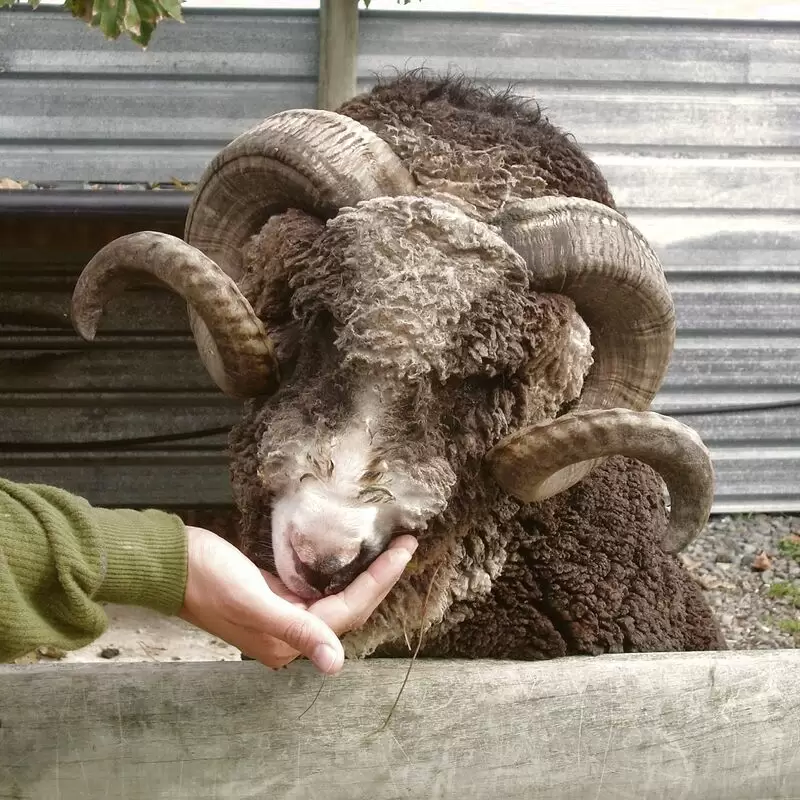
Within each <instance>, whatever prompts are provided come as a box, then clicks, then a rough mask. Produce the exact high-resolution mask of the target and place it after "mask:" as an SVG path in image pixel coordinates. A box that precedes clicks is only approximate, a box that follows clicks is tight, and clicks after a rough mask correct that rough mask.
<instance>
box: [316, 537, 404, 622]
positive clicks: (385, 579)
mask: <svg viewBox="0 0 800 800" xmlns="http://www.w3.org/2000/svg"><path fill="white" fill-rule="evenodd" d="M416 548H417V540H416V539H415V538H414V537H413V536H401V537H398V538H397V539H395V540H394V541H393V542H392V544H391V545H390V546H389V548H388V549H387V550H386V551H385V552H383V553H382V554H381V555H380V556H378V558H377V559H375V561H373V562H372V564H370V566H369V568H368V569H367V570H366V571H364V572H362V573H361V574H360V575H359V576H358V577H357V578H356V579H355V580H354V581H353V582H352V583H350V584H349V585H348V586H347V587H345V588H344V589H343V590H342V591H341V592H339V593H338V594H335V595H331V596H330V597H325V598H323V599H322V600H319V601H318V602H316V603H314V604H313V605H312V606H310V608H309V611H311V612H312V613H313V614H314V615H315V616H318V617H319V618H320V619H322V620H324V621H325V622H326V623H327V624H328V625H329V626H330V627H331V629H332V630H334V631H335V632H336V633H337V634H339V635H341V634H343V633H345V632H347V631H349V630H352V629H353V628H354V627H360V626H361V625H363V624H364V622H365V621H366V620H367V619H368V617H369V616H370V615H371V614H372V612H373V611H374V610H375V609H376V608H377V607H378V606H379V605H380V604H381V602H383V600H384V598H385V597H386V595H387V594H389V592H390V591H391V590H392V588H394V585H395V584H396V583H397V581H398V580H399V579H400V577H401V576H402V574H403V570H404V569H405V568H406V566H407V564H408V562H409V561H410V559H411V556H412V555H413V554H414V551H415V550H416Z"/></svg>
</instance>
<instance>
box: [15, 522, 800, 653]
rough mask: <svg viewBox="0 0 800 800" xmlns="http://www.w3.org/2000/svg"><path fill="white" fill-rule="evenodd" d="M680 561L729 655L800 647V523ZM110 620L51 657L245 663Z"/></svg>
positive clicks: (739, 535)
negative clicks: (90, 637) (92, 636)
mask: <svg viewBox="0 0 800 800" xmlns="http://www.w3.org/2000/svg"><path fill="white" fill-rule="evenodd" d="M187 521H190V522H192V523H194V524H198V525H200V524H204V525H206V526H208V527H210V528H211V529H212V530H220V531H221V529H222V527H223V526H224V525H225V524H227V523H228V522H229V521H228V520H227V518H226V517H225V516H220V517H216V516H215V515H214V514H202V513H201V514H197V515H192V519H191V520H189V519H187ZM681 557H682V559H683V561H684V563H685V564H686V566H687V568H688V569H689V571H690V572H691V573H692V574H693V575H694V576H695V578H696V579H697V580H698V581H699V583H700V585H701V586H702V587H703V590H704V592H705V595H706V597H707V598H708V601H709V603H710V604H711V607H712V608H713V610H714V613H715V614H716V616H717V619H719V621H720V624H721V626H722V630H723V633H724V635H725V638H726V640H727V642H728V646H729V647H730V648H732V649H737V650H739V649H767V648H794V647H800V516H793V517H792V516H783V515H772V514H753V515H736V516H717V517H713V518H712V519H711V521H710V523H709V525H708V526H707V528H706V530H705V531H704V532H703V534H702V535H701V536H700V537H698V538H697V539H696V540H695V541H694V542H693V543H692V544H691V546H690V547H689V548H687V550H685V551H684V553H683V554H682V555H681ZM108 614H109V618H110V621H111V624H110V626H109V629H108V630H107V631H106V633H105V634H103V636H102V637H101V638H100V639H98V640H97V641H96V642H93V643H92V644H90V645H89V646H88V647H84V648H82V649H81V650H76V651H73V652H70V653H66V654H62V653H57V654H56V653H54V654H52V655H54V656H57V657H58V656H60V660H61V661H62V662H65V663H70V662H92V661H93V662H102V661H104V660H106V659H112V660H115V661H128V662H131V661H218V660H225V661H227V660H238V659H239V652H238V650H236V649H235V648H233V647H231V646H229V645H227V644H226V643H225V642H221V641H219V640H218V639H215V638H214V637H213V636H209V635H208V634H206V633H205V632H203V631H200V630H197V629H196V628H193V627H192V626H190V625H188V624H187V623H184V622H182V621H181V620H176V619H166V618H164V617H162V616H161V615H158V614H155V613H152V612H149V611H144V610H142V609H135V608H128V607H123V606H109V607H108ZM43 657H44V656H43V655H42V654H39V658H40V659H41V658H43ZM31 660H34V658H33V657H28V658H26V659H25V661H31Z"/></svg>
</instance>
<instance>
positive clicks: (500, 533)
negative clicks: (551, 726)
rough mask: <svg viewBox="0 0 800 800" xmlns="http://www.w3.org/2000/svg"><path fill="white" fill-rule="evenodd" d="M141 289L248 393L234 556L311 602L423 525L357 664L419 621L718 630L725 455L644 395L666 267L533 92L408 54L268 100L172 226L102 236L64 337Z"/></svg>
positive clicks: (472, 630)
mask: <svg viewBox="0 0 800 800" xmlns="http://www.w3.org/2000/svg"><path fill="white" fill-rule="evenodd" d="M152 282H156V283H158V284H160V285H163V286H166V287H169V288H170V289H171V290H173V291H175V292H178V293H179V294H180V295H181V296H182V297H183V298H185V300H186V301H187V305H188V314H189V320H190V324H191V329H192V331H193V335H194V338H195V341H196V344H197V349H198V352H199V356H200V358H201V359H202V361H203V363H204V365H205V367H206V369H207V370H208V373H209V375H210V376H211V378H212V379H213V380H214V381H215V382H216V384H217V385H218V387H219V388H220V390H221V391H223V392H225V393H227V394H228V395H230V396H231V397H235V398H239V399H241V401H242V404H243V410H242V414H241V417H240V420H239V422H238V424H237V425H236V426H235V427H234V429H233V431H232V433H231V436H230V442H229V444H230V463H231V480H232V486H233V492H234V498H235V502H236V505H237V507H238V511H239V512H240V516H241V525H240V527H239V529H238V530H237V533H236V536H235V537H234V541H235V543H236V544H237V546H238V547H240V548H241V549H242V550H243V551H244V552H245V553H247V554H248V555H249V556H250V557H251V558H252V559H253V560H255V561H256V562H257V563H258V564H259V565H261V566H262V567H264V568H266V569H270V570H274V571H276V572H277V574H278V575H280V577H281V578H282V579H283V581H284V582H285V583H286V584H287V585H288V587H289V588H291V589H292V590H294V591H295V592H296V593H298V594H300V595H302V596H303V597H306V598H308V599H313V598H315V597H319V596H321V595H324V594H326V593H330V592H334V591H337V590H339V589H341V588H342V587H343V586H345V585H347V584H348V583H349V582H350V581H352V580H353V578H354V577H355V576H356V575H357V574H359V572H360V571H362V570H363V569H365V568H366V566H367V565H368V564H369V563H370V562H371V561H372V560H373V559H374V558H375V557H376V556H377V555H378V554H379V553H380V552H381V551H382V550H383V549H384V548H385V547H386V546H387V545H388V543H389V542H390V541H391V539H392V537H393V536H395V535H397V534H398V533H400V532H404V531H410V532H414V533H415V535H417V536H418V538H419V541H420V546H419V549H418V551H417V554H416V555H415V558H414V561H413V562H412V564H411V565H410V567H409V569H408V571H407V572H406V574H405V575H404V577H403V578H402V579H401V581H400V583H398V585H397V586H396V587H395V589H394V590H393V591H392V592H391V593H390V594H389V596H388V597H387V598H386V599H385V600H384V601H383V603H382V605H381V606H380V608H379V609H378V611H377V612H376V613H375V614H374V615H373V616H372V617H371V618H370V619H369V620H368V621H367V622H366V623H365V624H364V625H363V626H362V627H360V628H359V629H357V630H354V631H352V632H350V633H349V634H347V635H346V637H345V638H344V641H345V645H346V648H347V652H348V654H349V655H350V656H351V657H363V656H367V655H370V654H375V655H384V656H393V655H401V654H403V653H408V647H409V644H408V643H409V641H411V637H415V636H420V635H421V634H422V633H423V632H424V642H425V644H424V647H423V648H422V650H421V654H422V655H433V656H450V657H467V658H470V657H473V658H474V657H489V658H521V659H540V658H552V657H557V656H563V655H572V654H600V653H607V652H623V651H640V652H641V651H656V650H701V649H724V647H725V643H724V641H723V640H722V637H721V635H720V631H719V629H718V626H717V624H716V622H715V620H714V618H713V615H712V614H711V611H710V609H709V607H708V606H707V605H706V603H705V601H704V598H703V596H702V593H701V591H700V589H699V587H698V586H697V585H696V584H695V583H694V581H693V579H692V578H691V577H690V575H689V574H688V573H687V572H686V571H685V570H684V568H683V566H682V564H681V563H680V560H679V558H678V555H677V553H678V552H679V551H680V549H681V548H682V547H684V546H685V545H686V544H687V543H688V542H689V541H690V540H691V539H692V538H693V537H694V536H695V535H696V534H697V533H698V532H699V531H700V530H701V529H702V528H703V525H704V524H705V522H706V520H707V518H708V515H709V513H710V509H711V502H712V497H713V481H714V476H713V470H712V465H711V462H710V458H709V454H708V451H707V449H706V448H705V447H704V445H703V443H702V441H701V440H700V438H699V437H698V436H697V434H696V433H695V432H694V431H692V430H691V429H689V428H687V427H686V426H684V425H682V424H680V423H678V422H676V421H675V420H672V419H670V418H667V417H664V416H662V415H659V414H656V413H654V412H652V411H650V410H649V409H650V405H651V402H652V400H653V398H654V396H655V395H656V393H657V392H658V390H659V388H660V386H661V384H662V381H663V379H664V376H665V373H666V371H667V368H668V366H669V361H670V358H671V354H672V350H673V346H674V339H675V313H674V307H673V302H672V297H671V294H670V291H669V287H668V285H667V282H666V279H665V276H664V273H663V270H662V267H661V265H660V263H659V260H658V258H657V257H656V255H655V253H654V252H653V250H652V249H651V248H650V247H649V245H648V243H647V242H646V240H645V238H644V237H643V236H642V235H641V234H640V233H639V232H638V231H637V230H636V229H635V228H634V226H633V225H632V224H631V223H630V222H629V221H628V220H627V218H626V217H625V215H624V214H622V213H620V212H619V211H618V210H617V209H616V208H615V205H614V200H613V198H612V196H611V194H610V192H609V188H608V186H607V184H606V181H605V180H604V178H603V176H602V175H601V173H600V171H599V170H598V169H597V167H596V166H595V164H594V163H593V162H592V161H591V160H590V159H589V158H588V157H587V156H586V155H585V154H584V153H583V151H582V150H581V148H580V147H579V146H578V145H577V144H576V143H575V142H574V140H573V139H572V138H571V137H570V136H568V135H566V134H564V133H563V132H561V131H560V130H559V129H557V128H556V127H554V126H553V125H551V124H550V122H549V121H548V120H547V119H546V118H545V117H544V116H543V115H542V114H541V112H540V110H539V109H538V107H536V106H535V105H534V104H530V103H526V102H523V101H522V100H521V99H519V98H516V97H515V96H513V95H512V94H511V93H510V92H507V91H506V92H496V91H492V90H490V89H487V88H484V87H480V86H478V85H476V84H474V83H471V82H468V81H466V80H464V79H463V78H460V77H451V76H446V77H437V76H431V75H428V74H426V73H423V72H410V73H405V74H401V75H399V76H397V77H395V78H394V79H392V80H389V81H380V82H378V84H377V85H376V86H375V87H374V88H373V89H372V90H370V91H369V92H367V93H365V94H363V95H360V96H358V97H356V98H354V99H353V100H351V101H349V102H348V103H346V104H345V105H344V106H343V107H342V108H340V109H339V110H338V112H330V111H323V110H313V109H301V110H290V111H284V112H281V113H278V114H275V115H274V116H271V117H270V118H268V119H266V120H265V121H263V122H262V123H260V124H258V125H256V126H255V127H253V128H252V129H250V130H248V131H246V132H245V133H243V134H242V135H240V136H238V137H237V138H235V139H234V140H233V141H232V142H230V143H229V144H228V145H227V146H226V147H224V148H223V149H222V150H221V152H220V153H219V154H218V155H217V156H216V157H215V158H214V159H213V161H212V162H211V163H210V164H209V166H208V168H207V169H206V170H205V172H204V174H203V175H202V177H201V179H200V181H199V184H198V186H197V189H196V192H195V195H194V197H193V200H192V204H191V207H190V210H189V214H188V217H187V221H186V228H185V235H184V239H179V238H176V237H172V236H169V235H166V234H163V233H158V232H152V231H143V232H139V233H134V234H131V235H127V236H124V237H122V238H120V239H117V240H115V241H113V242H111V243H109V244H108V245H106V246H105V247H104V248H103V249H102V250H101V251H100V252H98V253H97V255H96V256H95V257H94V258H93V259H92V260H91V262H90V263H89V264H88V265H87V266H86V268H85V270H84V271H83V273H82V274H81V276H80V278H79V281H78V283H77V285H76V288H75V293H74V295H73V305H72V318H73V322H74V325H75V327H76V330H77V331H78V332H79V333H80V334H81V335H82V336H83V337H84V338H85V339H87V340H91V339H92V338H93V336H94V335H95V332H96V330H97V327H98V325H99V321H100V318H101V316H102V313H103V309H104V307H105V305H106V303H107V302H108V301H109V300H110V299H111V298H112V297H114V296H116V295H117V294H118V293H120V292H122V291H123V290H124V289H126V288H127V287H131V286H134V285H138V284H142V283H152ZM665 488H666V489H667V490H668V493H669V501H668V502H667V499H666V497H665V492H664V489H665Z"/></svg>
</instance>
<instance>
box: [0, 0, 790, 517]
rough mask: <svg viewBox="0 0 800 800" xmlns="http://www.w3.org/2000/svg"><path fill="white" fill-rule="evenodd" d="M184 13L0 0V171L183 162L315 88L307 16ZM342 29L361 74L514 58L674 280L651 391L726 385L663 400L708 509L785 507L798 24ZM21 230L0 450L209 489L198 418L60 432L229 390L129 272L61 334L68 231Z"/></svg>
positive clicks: (225, 415) (396, 22)
mask: <svg viewBox="0 0 800 800" xmlns="http://www.w3.org/2000/svg"><path fill="white" fill-rule="evenodd" d="M187 18H188V19H189V22H188V24H187V25H186V26H177V25H174V24H167V25H164V26H163V30H162V29H159V32H158V36H157V37H156V38H157V41H155V42H154V43H153V45H152V47H151V48H150V49H149V51H148V52H147V53H145V54H142V53H140V52H138V51H136V50H135V48H134V47H133V46H131V45H129V44H128V43H127V42H123V41H120V42H116V43H110V42H105V41H104V40H103V39H102V37H101V36H100V35H98V34H97V33H96V32H89V31H86V30H85V29H84V28H83V26H81V25H80V24H78V23H76V22H75V21H73V20H71V19H69V18H67V17H65V16H64V15H62V14H53V13H45V12H42V11H41V10H39V11H37V12H23V11H15V12H11V13H9V12H0V102H1V104H2V105H1V107H2V114H0V174H5V175H10V176H12V177H17V178H25V179H28V180H31V181H34V182H36V181H39V182H48V183H49V182H54V181H67V182H73V181H78V182H83V181H158V180H168V179H169V178H170V177H171V176H176V177H178V178H180V179H182V180H192V179H195V178H196V177H197V176H198V175H199V173H200V171H201V169H202V168H203V166H204V165H205V163H206V162H207V160H208V159H209V158H210V157H211V156H212V155H213V153H214V152H215V151H216V150H217V148H218V147H219V146H220V145H221V144H223V143H224V142H225V141H226V140H228V139H230V138H232V137H233V136H235V135H236V134H237V133H239V132H241V131H242V130H243V129H244V128H246V127H248V126H249V125H250V124H252V123H253V122H254V121H255V120H257V119H260V118H262V117H263V116H266V115H268V114H271V113H273V112H275V111H278V110H280V109H284V108H288V107H291V106H309V105H314V103H315V90H316V64H317V33H316V15H315V14H313V13H295V14H286V13H277V12H263V11H262V12H252V13H248V12H242V11H237V12H230V13H224V14H219V13H216V14H214V13H200V12H195V13H191V14H188V13H187ZM360 51H361V57H360V62H359V63H360V79H361V81H360V82H361V86H362V88H366V87H367V86H368V85H369V84H370V83H371V81H372V76H373V74H374V73H375V72H383V71H384V70H385V69H386V68H387V67H389V68H391V67H399V68H404V67H409V66H417V65H420V64H425V65H426V66H428V67H430V68H433V69H437V70H438V69H441V70H446V69H448V68H449V67H453V68H456V69H459V70H462V71H464V72H465V73H467V74H475V75H477V76H479V77H481V78H489V79H491V80H492V81H494V82H496V83H498V84H505V83H506V82H507V81H509V80H512V81H515V82H516V83H517V89H518V91H519V92H521V93H523V94H527V95H530V96H533V97H535V98H537V99H538V100H539V101H540V103H541V104H542V105H543V106H544V108H545V111H546V113H547V114H548V116H549V117H550V118H551V120H552V121H554V122H555V123H556V124H558V125H559V126H561V127H562V128H565V129H568V130H570V131H571V132H572V133H574V135H575V136H576V138H577V139H578V141H579V142H580V143H582V144H583V145H584V146H585V147H586V148H587V149H588V151H589V152H590V154H591V155H592V156H593V157H594V158H596V160H597V161H598V163H599V164H600V165H601V167H602V168H603V169H604V171H605V173H606V175H607V177H608V179H609V181H610V183H611V186H612V189H613V191H614V193H615V196H616V198H617V200H618V202H619V203H620V205H621V206H622V207H623V208H624V210H625V211H626V212H628V213H629V214H630V216H631V218H632V219H633V221H634V222H635V223H636V224H637V225H638V226H639V227H640V228H641V229H642V231H643V232H644V233H645V235H646V236H647V237H648V238H649V239H650V241H651V242H652V244H653V245H654V246H655V248H656V250H657V251H658V253H659V255H660V256H661V258H662V260H663V263H664V265H665V267H666V269H667V271H668V275H669V280H670V283H671V286H672V288H673V290H674V293H675V298H676V302H677V306H678V313H679V326H680V332H679V339H678V343H677V349H676V353H675V356H674V360H673V365H672V368H671V371H670V375H669V378H668V381H667V384H666V386H665V388H664V390H663V391H662V393H661V394H660V396H659V398H658V402H657V408H658V409H659V410H663V411H666V412H677V411H680V410H683V411H685V410H687V409H698V410H702V411H704V412H708V411H710V410H712V409H716V408H719V407H730V406H735V407H743V408H744V410H739V411H736V412H734V413H702V414H696V415H692V416H689V417H687V418H685V419H686V421H688V422H689V423H690V424H692V425H693V426H695V427H696V428H697V429H698V430H699V431H700V432H701V434H702V435H703V436H704V438H705V439H706V441H707V442H708V443H709V444H710V445H711V447H712V451H713V454H714V459H715V463H716V467H717V471H718V481H719V485H718V492H717V504H716V509H717V510H755V509H770V510H788V509H798V508H800V412H798V410H797V409H796V408H794V407H792V406H791V405H790V404H791V403H793V402H800V346H799V345H800V89H799V86H800V24H793V23H776V24H769V25H767V24H752V23H716V22H708V23H702V22H691V23H690V22H685V23H684V22H676V21H672V20H670V21H661V22H659V21H655V22H653V21H644V20H628V21H626V20H616V19H597V18H594V19H591V20H587V19H583V20H581V19H579V18H574V19H562V18H555V17H544V18H536V17H530V16H525V17H504V16H499V15H495V16H492V17H476V16H466V15H446V16H445V15H437V14H432V13H427V14H420V15H415V14H413V13H409V12H408V11H407V10H404V11H400V12H377V11H371V12H368V13H366V14H363V15H362V27H361V39H360ZM7 233H9V235H10V234H11V233H13V232H11V231H7ZM5 241H8V239H7V238H6V239H5ZM35 244H36V242H19V243H18V244H16V245H15V247H14V248H13V251H11V252H9V251H8V250H6V252H5V253H4V255H2V256H0V258H2V274H0V291H1V292H2V294H0V375H1V376H2V381H3V383H2V388H3V395H2V398H0V402H2V405H3V407H4V408H3V420H4V421H3V424H2V432H0V450H2V449H4V446H5V449H10V446H11V445H13V446H14V448H15V450H16V452H15V453H14V454H13V455H11V454H9V455H0V473H2V474H10V476H11V477H15V478H18V479H34V480H50V481H54V482H58V483H61V484H62V485H67V486H69V487H70V488H74V489H75V490H76V491H81V492H83V493H84V494H86V495H87V496H90V497H91V498H92V499H95V500H96V501H98V502H107V503H118V502H122V503H151V502H152V503H159V504H162V505H165V504H179V505H192V504H196V503H197V502H203V503H205V504H209V503H215V502H219V503H223V502H227V499H228V494H227V483H226V481H227V475H226V474H225V468H224V456H223V454H222V452H221V447H222V439H221V438H217V439H211V440H203V441H202V442H200V441H198V442H196V443H194V444H191V445H186V444H181V445H173V446H172V447H170V448H165V447H164V446H160V447H159V448H158V449H154V448H151V449H150V450H147V449H141V448H140V449H138V450H136V451H133V450H125V449H124V448H121V449H118V451H115V452H113V453H110V452H109V451H104V450H102V449H100V446H99V445H98V449H97V451H90V450H86V448H85V447H84V448H83V449H82V450H81V452H76V451H74V450H73V449H72V444H73V443H79V442H87V441H89V442H92V441H97V442H99V441H101V440H103V439H104V438H108V437H112V436H128V437H130V436H138V435H147V434H157V433H172V432H177V431H179V430H190V429H194V428H203V427H214V426H217V425H223V424H225V423H226V422H227V421H229V420H230V419H231V418H232V416H233V414H234V411H233V409H232V406H231V404H230V403H228V402H227V401H225V400H224V399H222V398H220V397H219V395H217V394H216V393H215V392H214V391H213V389H212V388H211V385H210V382H209V380H208V379H207V378H206V377H205V375H204V373H203V371H202V368H200V367H199V362H197V360H196V359H195V358H194V357H193V354H192V352H191V340H190V339H188V337H187V336H186V330H187V329H186V325H185V317H184V313H183V310H182V308H181V307H180V305H179V304H176V303H174V301H173V300H171V299H170V298H167V297H164V296H161V295H159V296H158V297H157V298H156V299H153V297H152V296H151V295H149V294H147V293H137V297H138V298H140V300H139V302H138V303H136V304H134V305H131V304H130V303H128V302H126V303H120V304H119V305H118V307H115V308H116V310H113V313H112V314H111V315H110V316H109V318H108V320H107V322H106V324H105V325H104V329H103V336H102V337H101V340H102V343H101V342H100V341H98V343H97V344H95V345H94V346H92V347H90V348H85V347H82V346H81V345H80V344H79V343H78V341H77V340H76V338H75V337H74V335H73V334H72V333H71V332H70V331H69V329H68V328H67V327H65V326H64V314H65V312H66V308H67V303H68V297H69V292H70V289H71V284H72V282H73V281H74V279H75V277H76V276H77V273H78V271H79V270H80V267H81V266H82V263H83V260H84V258H85V257H87V253H88V254H91V253H90V251H91V248H90V247H88V245H87V247H86V249H85V250H81V248H80V247H78V246H71V247H69V248H65V249H64V250H63V251H62V252H61V253H60V255H59V256H58V257H57V258H56V259H55V261H54V260H53V258H52V257H48V258H50V260H48V261H47V263H44V264H42V263H39V264H34V263H33V262H34V261H35V260H36V258H39V259H41V255H40V256H38V257H37V256H36V255H35V254H34V248H33V245H35ZM56 261H57V262H58V263H55V262H56ZM37 314H38V315H39V316H38V317H37V316H36V315H37ZM48 314H49V315H50V316H49V317H47V315H48ZM56 319H57V320H59V322H58V325H56V324H55V323H54V322H53V320H56ZM59 326H60V327H59ZM42 359H44V361H43V360H42ZM43 363H46V364H48V367H47V370H46V371H44V370H42V369H41V368H33V366H32V365H41V364H43ZM23 365H27V367H24V366H23ZM67 389H70V392H69V393H66V392H65V390H67ZM76 390H77V391H76ZM26 447H29V451H30V452H23V451H24V450H25V448H26ZM34 450H35V451H36V452H35V453H34V452H32V451H34ZM45 452H46V455H43V453H45ZM37 459H38V460H37ZM162 479H166V481H168V483H167V485H166V487H165V488H157V487H156V484H157V483H160V482H161V480H162Z"/></svg>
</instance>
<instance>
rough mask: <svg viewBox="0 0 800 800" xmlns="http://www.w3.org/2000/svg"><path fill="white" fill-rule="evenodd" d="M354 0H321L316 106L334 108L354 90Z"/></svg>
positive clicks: (355, 1) (356, 15)
mask: <svg viewBox="0 0 800 800" xmlns="http://www.w3.org/2000/svg"><path fill="white" fill-rule="evenodd" d="M357 63H358V0H321V2H320V4H319V77H318V87H317V106H318V107H319V108H325V109H335V108H338V107H339V106H340V105H341V104H342V103H344V102H345V100H349V99H350V98H351V97H352V96H353V95H354V94H355V93H356V72H357V69H356V66H357Z"/></svg>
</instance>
